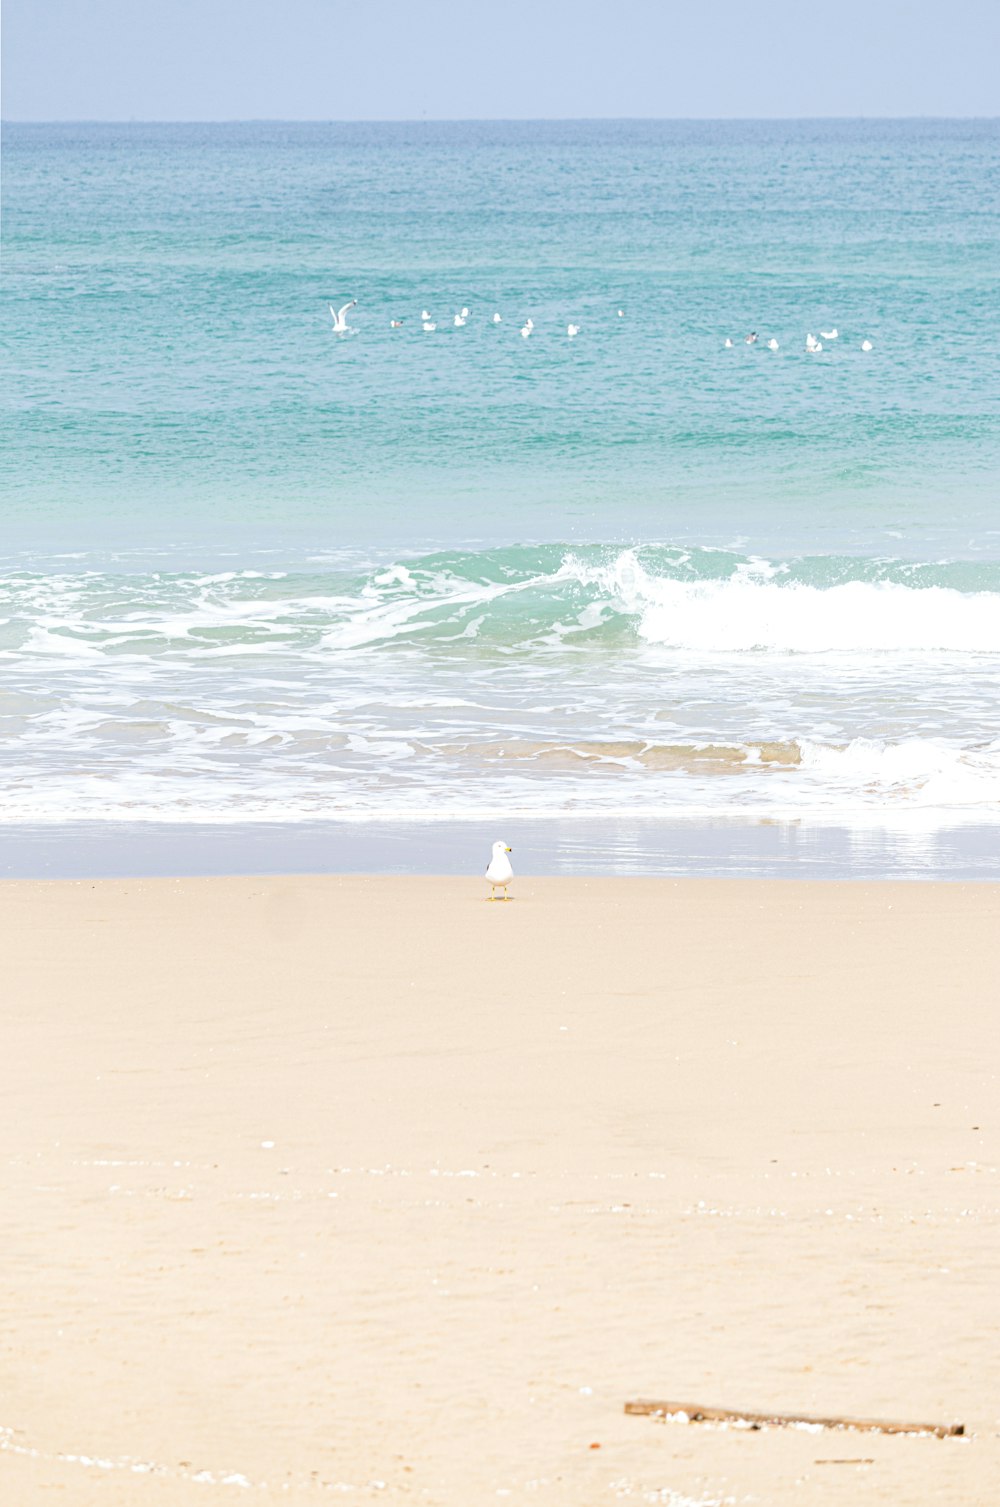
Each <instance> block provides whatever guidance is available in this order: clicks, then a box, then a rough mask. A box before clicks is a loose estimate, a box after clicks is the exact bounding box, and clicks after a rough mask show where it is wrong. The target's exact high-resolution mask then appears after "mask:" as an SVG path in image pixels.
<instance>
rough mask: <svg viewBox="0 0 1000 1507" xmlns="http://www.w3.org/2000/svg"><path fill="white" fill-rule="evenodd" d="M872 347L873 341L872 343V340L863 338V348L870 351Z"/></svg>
mask: <svg viewBox="0 0 1000 1507" xmlns="http://www.w3.org/2000/svg"><path fill="white" fill-rule="evenodd" d="M871 348H872V343H871V341H870V340H862V342H861V349H862V350H863V351H870V350H871Z"/></svg>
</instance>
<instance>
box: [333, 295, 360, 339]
mask: <svg viewBox="0 0 1000 1507" xmlns="http://www.w3.org/2000/svg"><path fill="white" fill-rule="evenodd" d="M357 301H358V300H357V299H356V298H352V299H351V301H350V303H345V305H344V307H343V308H342V309H335V308H334V307H333V304H331V305H330V313H331V314H332V315H333V333H334V334H335V335H346V334H347V311H348V309H353V308H354V305H355V304H356V303H357Z"/></svg>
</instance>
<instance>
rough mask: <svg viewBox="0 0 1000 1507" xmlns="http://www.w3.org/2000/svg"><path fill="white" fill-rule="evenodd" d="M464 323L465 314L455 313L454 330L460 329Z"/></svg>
mask: <svg viewBox="0 0 1000 1507" xmlns="http://www.w3.org/2000/svg"><path fill="white" fill-rule="evenodd" d="M464 323H465V315H464V314H456V315H455V328H456V330H458V329H461V327H462V325H463V324H464Z"/></svg>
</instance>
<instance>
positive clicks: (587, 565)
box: [0, 549, 1000, 822]
mask: <svg viewBox="0 0 1000 1507" xmlns="http://www.w3.org/2000/svg"><path fill="white" fill-rule="evenodd" d="M934 572H936V574H935V573H934ZM953 575H954V572H953V573H952V576H953ZM952 576H949V574H948V567H943V566H942V567H934V568H933V571H930V570H929V568H925V567H919V566H916V565H906V564H904V563H901V562H895V564H894V563H893V562H888V563H880V562H871V561H868V562H858V563H857V565H855V564H853V563H852V562H849V561H848V562H834V564H833V565H827V564H826V563H825V562H822V561H820V562H818V563H817V562H805V564H803V563H802V562H794V561H771V560H765V559H760V558H757V557H753V556H745V557H739V556H734V555H732V554H729V555H727V554H724V553H723V552H721V551H708V550H703V551H696V550H673V551H668V550H660V551H658V552H656V551H641V550H635V549H630V550H617V551H614V552H610V553H609V552H606V551H605V552H601V551H596V550H590V551H587V552H578V553H560V552H558V551H548V552H547V553H546V552H544V551H524V552H522V553H521V555H518V554H517V552H514V553H513V555H512V557H511V558H510V559H508V558H506V557H500V558H497V559H494V558H492V557H489V556H482V557H479V556H472V555H468V556H451V557H435V558H433V559H427V560H425V561H411V562H409V563H408V564H406V565H402V564H395V565H390V566H387V567H376V568H374V569H371V568H365V569H363V570H361V569H358V570H355V571H354V572H353V573H352V571H351V569H349V568H348V567H347V566H346V565H344V564H343V563H341V564H340V565H338V566H337V567H336V568H334V569H331V570H330V571H329V572H327V573H326V574H319V575H317V574H315V573H310V574H308V575H303V576H301V577H296V576H295V575H288V576H281V575H279V574H278V573H273V572H272V573H267V574H265V573H261V572H256V571H240V570H235V569H234V570H232V571H224V572H220V573H217V574H214V575H200V576H195V575H188V576H179V575H173V576H171V575H167V574H161V573H156V574H154V575H147V576H136V577H125V576H120V577H111V576H101V575H100V574H99V573H96V572H80V573H78V574H61V575H49V576H41V575H31V574H30V573H27V572H18V573H14V574H12V575H10V576H8V577H6V578H0V588H2V595H3V601H2V603H0V605H2V609H3V616H4V617H5V618H6V619H7V621H6V623H2V624H0V658H2V659H3V669H4V674H3V681H2V685H0V737H2V740H3V752H4V760H3V763H2V765H0V820H5V821H35V820H38V821H65V820H67V819H86V818H94V819H109V818H113V819H117V820H149V821H192V820H194V821H205V822H239V821H250V820H253V821H295V820H312V819H315V818H319V817H339V818H343V819H348V820H367V821H371V820H386V821H388V820H394V819H397V818H400V817H404V818H406V819H408V820H422V819H433V818H436V817H442V816H452V817H456V818H458V817H462V816H466V817H470V818H478V817H483V816H485V815H486V814H487V813H494V814H496V815H497V816H498V817H499V816H502V815H503V814H505V813H506V814H509V815H511V816H513V815H515V814H521V815H524V816H527V817H534V816H541V815H545V814H551V813H555V812H567V813H570V812H585V813H594V814H605V815H612V814H615V813H623V814H632V815H634V814H636V813H637V812H638V813H641V814H645V815H654V814H660V815H670V816H678V815H696V814H699V813H701V814H705V815H710V816H718V815H720V814H724V813H726V812H730V813H732V814H733V815H737V816H747V815H751V814H756V815H762V814H763V815H771V816H781V815H793V816H795V817H809V816H810V815H815V814H824V813H825V814H827V815H830V814H836V813H838V812H839V813H852V812H853V813H855V814H857V813H862V814H863V815H864V816H865V818H866V819H868V818H872V817H882V816H885V815H886V814H887V813H889V814H890V815H891V817H892V819H894V820H895V819H896V818H897V816H900V815H905V814H907V813H908V814H909V815H910V816H911V817H912V816H913V815H914V814H916V813H924V814H925V815H926V814H927V813H941V815H942V820H944V819H947V820H951V819H953V818H955V817H956V816H965V815H968V814H978V816H979V817H980V818H983V819H994V818H995V817H997V816H998V814H1000V719H998V717H997V714H996V710H995V709H996V707H997V705H998V704H1000V590H998V591H989V590H978V589H977V590H971V589H961V590H960V589H957V588H956V587H955V586H953V585H950V584H947V583H948V582H949V581H950V580H951V579H952ZM970 579H971V578H970ZM977 579H978V578H977ZM824 582H826V584H823V583H824ZM923 582H926V583H928V584H921V583H923ZM973 584H974V581H973ZM967 585H968V583H967Z"/></svg>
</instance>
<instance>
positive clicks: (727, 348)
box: [726, 335, 733, 351]
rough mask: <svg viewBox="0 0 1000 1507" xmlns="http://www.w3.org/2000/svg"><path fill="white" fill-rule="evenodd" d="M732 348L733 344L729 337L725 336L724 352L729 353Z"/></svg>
mask: <svg viewBox="0 0 1000 1507" xmlns="http://www.w3.org/2000/svg"><path fill="white" fill-rule="evenodd" d="M732 348H733V342H732V341H731V340H730V338H729V336H728V335H727V336H726V350H727V351H731V350H732Z"/></svg>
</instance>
